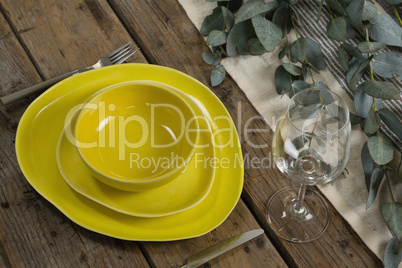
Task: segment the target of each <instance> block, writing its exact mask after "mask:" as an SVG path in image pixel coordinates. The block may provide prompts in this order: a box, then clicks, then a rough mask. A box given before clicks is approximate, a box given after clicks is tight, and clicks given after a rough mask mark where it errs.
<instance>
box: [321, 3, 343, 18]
mask: <svg viewBox="0 0 402 268" xmlns="http://www.w3.org/2000/svg"><path fill="white" fill-rule="evenodd" d="M325 2H326V3H327V5H328V6H329V7H330V8H331V9H332V10H334V11H336V12H338V13H339V14H340V15H344V14H345V10H344V9H343V7H342V5H341V4H340V3H339V2H338V1H337V0H325Z"/></svg>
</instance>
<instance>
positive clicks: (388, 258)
mask: <svg viewBox="0 0 402 268" xmlns="http://www.w3.org/2000/svg"><path fill="white" fill-rule="evenodd" d="M388 1H389V0H388ZM399 240H400V239H398V238H396V237H392V238H391V239H390V240H389V242H388V244H387V247H386V248H385V254H384V265H385V267H387V268H388V267H390V268H396V267H398V266H399V263H400V262H401V260H402V250H401V247H402V244H401V241H399Z"/></svg>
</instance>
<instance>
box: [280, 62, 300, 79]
mask: <svg viewBox="0 0 402 268" xmlns="http://www.w3.org/2000/svg"><path fill="white" fill-rule="evenodd" d="M282 66H283V67H284V68H285V69H286V71H287V72H288V73H290V74H292V75H294V76H298V75H301V74H302V69H301V68H300V67H299V66H297V65H294V64H289V63H282Z"/></svg>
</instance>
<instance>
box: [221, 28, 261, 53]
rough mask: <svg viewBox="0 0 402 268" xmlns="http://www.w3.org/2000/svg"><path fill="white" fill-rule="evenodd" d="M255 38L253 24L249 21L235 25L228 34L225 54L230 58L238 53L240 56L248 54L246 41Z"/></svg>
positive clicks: (248, 47) (248, 49)
mask: <svg viewBox="0 0 402 268" xmlns="http://www.w3.org/2000/svg"><path fill="white" fill-rule="evenodd" d="M253 37H255V33H254V28H253V24H252V23H251V21H250V20H246V21H243V22H241V23H238V24H235V25H234V26H233V28H232V30H231V31H230V33H229V34H228V38H227V41H226V52H227V54H228V55H229V56H230V57H233V56H236V54H237V53H238V52H239V53H240V54H242V55H247V54H249V53H250V46H249V43H248V40H250V39H251V38H253Z"/></svg>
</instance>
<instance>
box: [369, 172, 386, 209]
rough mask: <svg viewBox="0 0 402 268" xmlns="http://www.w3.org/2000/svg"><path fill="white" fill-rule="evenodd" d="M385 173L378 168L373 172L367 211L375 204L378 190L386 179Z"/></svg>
mask: <svg viewBox="0 0 402 268" xmlns="http://www.w3.org/2000/svg"><path fill="white" fill-rule="evenodd" d="M384 174H385V171H384V170H383V169H382V168H380V167H377V168H376V169H374V170H373V173H372V174H371V178H370V188H369V196H368V198H367V203H366V209H369V208H370V206H371V204H372V203H373V202H374V200H375V197H376V196H377V192H378V188H379V187H380V184H381V182H382V179H383V178H384Z"/></svg>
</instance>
